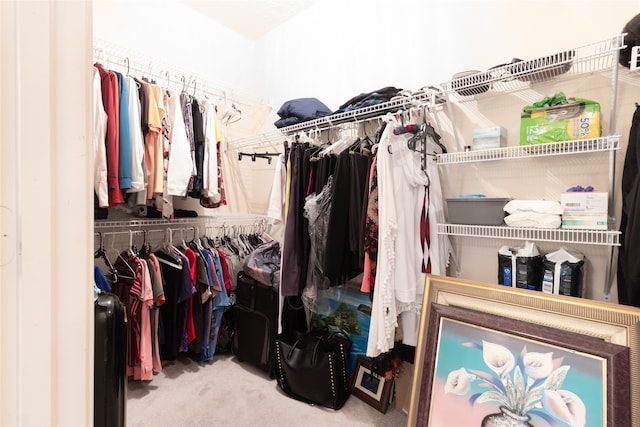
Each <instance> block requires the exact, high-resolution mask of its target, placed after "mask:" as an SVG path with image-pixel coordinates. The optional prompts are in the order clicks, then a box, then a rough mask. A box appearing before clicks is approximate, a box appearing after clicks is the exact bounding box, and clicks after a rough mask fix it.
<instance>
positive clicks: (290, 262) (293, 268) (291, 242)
mask: <svg viewBox="0 0 640 427" xmlns="http://www.w3.org/2000/svg"><path fill="white" fill-rule="evenodd" d="M303 156H304V152H303V149H302V147H301V146H299V145H295V146H293V147H292V148H291V152H290V154H289V160H290V162H291V167H290V168H289V169H290V170H291V183H290V184H289V194H290V195H289V203H288V211H287V218H286V225H285V230H284V243H283V247H282V268H281V270H282V277H281V281H280V294H281V295H282V296H285V297H286V296H296V295H299V294H300V291H301V282H302V276H301V271H302V262H303V261H302V253H303V249H302V245H303V242H302V233H301V231H300V230H301V225H302V219H301V211H300V206H301V200H303V196H302V195H301V192H302V190H301V185H300V180H301V173H302V162H303ZM305 279H306V278H305Z"/></svg>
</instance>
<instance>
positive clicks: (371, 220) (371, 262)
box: [360, 157, 378, 298]
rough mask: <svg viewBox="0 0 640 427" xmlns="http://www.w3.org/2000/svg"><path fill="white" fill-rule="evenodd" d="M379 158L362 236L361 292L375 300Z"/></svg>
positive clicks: (371, 178)
mask: <svg viewBox="0 0 640 427" xmlns="http://www.w3.org/2000/svg"><path fill="white" fill-rule="evenodd" d="M377 163H378V158H377V157H375V158H374V159H373V162H371V172H370V174H369V192H368V201H367V211H366V214H365V225H364V232H363V236H362V240H363V244H362V247H363V250H364V274H363V275H362V286H361V287H360V290H361V291H362V292H365V293H368V294H369V295H370V297H371V298H373V291H374V283H375V278H376V268H377V259H378V173H377V168H376V165H377Z"/></svg>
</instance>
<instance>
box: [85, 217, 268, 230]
mask: <svg viewBox="0 0 640 427" xmlns="http://www.w3.org/2000/svg"><path fill="white" fill-rule="evenodd" d="M267 221H268V218H267V217H265V216H262V215H253V214H251V215H243V214H238V215H216V216H200V217H197V218H177V219H174V220H172V221H167V220H165V219H131V220H114V221H109V220H97V221H95V222H94V226H93V227H94V229H95V230H104V229H122V228H134V229H135V228H142V227H144V228H147V227H155V226H165V227H171V228H174V227H177V226H180V225H184V226H196V227H205V226H208V225H213V226H214V225H220V224H226V223H231V224H248V223H263V224H266V223H267Z"/></svg>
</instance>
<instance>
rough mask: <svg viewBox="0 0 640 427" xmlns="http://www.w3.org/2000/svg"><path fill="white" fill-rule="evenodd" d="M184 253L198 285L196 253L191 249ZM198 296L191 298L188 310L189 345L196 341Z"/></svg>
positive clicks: (193, 278) (191, 273) (193, 281)
mask: <svg viewBox="0 0 640 427" xmlns="http://www.w3.org/2000/svg"><path fill="white" fill-rule="evenodd" d="M182 252H183V253H184V255H185V256H186V257H187V259H188V260H189V275H190V276H191V281H192V283H194V284H195V283H198V282H196V253H195V252H194V251H193V250H192V249H189V248H187V249H185V250H184V251H182ZM197 296H198V295H197V293H196V294H191V298H189V310H187V345H189V344H190V343H191V342H192V341H193V340H195V339H196V327H195V324H194V323H193V298H194V297H197ZM198 298H199V297H198Z"/></svg>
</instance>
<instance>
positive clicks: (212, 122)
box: [201, 99, 220, 197]
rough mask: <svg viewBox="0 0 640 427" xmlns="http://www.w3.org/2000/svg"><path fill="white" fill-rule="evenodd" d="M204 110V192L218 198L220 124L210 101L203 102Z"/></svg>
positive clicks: (207, 195) (208, 195)
mask: <svg viewBox="0 0 640 427" xmlns="http://www.w3.org/2000/svg"><path fill="white" fill-rule="evenodd" d="M201 104H202V107H203V109H204V114H203V120H204V168H203V171H202V172H203V187H204V188H203V190H204V195H205V196H206V197H217V196H219V195H220V191H219V189H218V153H217V151H216V147H217V145H218V141H219V138H218V123H217V117H216V109H215V107H214V106H213V104H211V103H210V102H209V101H208V100H206V99H205V100H202V101H201Z"/></svg>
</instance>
